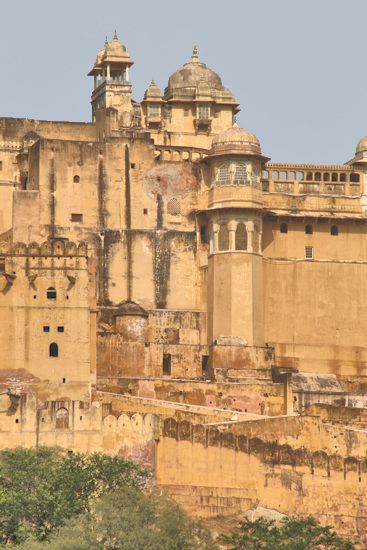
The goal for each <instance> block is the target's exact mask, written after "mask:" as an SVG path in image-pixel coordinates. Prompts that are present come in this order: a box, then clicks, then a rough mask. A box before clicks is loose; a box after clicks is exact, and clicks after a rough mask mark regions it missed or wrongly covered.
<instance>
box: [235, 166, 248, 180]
mask: <svg viewBox="0 0 367 550" xmlns="http://www.w3.org/2000/svg"><path fill="white" fill-rule="evenodd" d="M234 179H235V180H246V179H247V172H246V167H245V166H244V165H243V164H237V166H236V172H235V175H234Z"/></svg>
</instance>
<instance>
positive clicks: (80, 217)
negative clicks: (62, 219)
mask: <svg viewBox="0 0 367 550" xmlns="http://www.w3.org/2000/svg"><path fill="white" fill-rule="evenodd" d="M71 221H72V222H82V221H83V214H72V215H71Z"/></svg>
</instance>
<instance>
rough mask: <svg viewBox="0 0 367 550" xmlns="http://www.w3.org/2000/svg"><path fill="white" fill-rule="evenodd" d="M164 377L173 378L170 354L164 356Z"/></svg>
mask: <svg viewBox="0 0 367 550" xmlns="http://www.w3.org/2000/svg"><path fill="white" fill-rule="evenodd" d="M163 375H165V376H171V355H170V354H169V353H164V354H163Z"/></svg>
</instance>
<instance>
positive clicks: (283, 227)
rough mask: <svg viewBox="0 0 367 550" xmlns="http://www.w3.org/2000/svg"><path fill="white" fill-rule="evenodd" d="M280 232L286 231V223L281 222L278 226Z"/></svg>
mask: <svg viewBox="0 0 367 550" xmlns="http://www.w3.org/2000/svg"><path fill="white" fill-rule="evenodd" d="M280 232H281V233H288V225H287V224H286V223H282V224H281V226H280Z"/></svg>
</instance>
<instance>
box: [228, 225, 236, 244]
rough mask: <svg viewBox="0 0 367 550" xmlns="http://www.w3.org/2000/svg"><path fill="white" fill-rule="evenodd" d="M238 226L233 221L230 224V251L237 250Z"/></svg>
mask: <svg viewBox="0 0 367 550" xmlns="http://www.w3.org/2000/svg"><path fill="white" fill-rule="evenodd" d="M236 226H237V223H236V222H235V221H233V220H232V221H231V222H229V224H228V231H229V250H235V248H236V242H235V241H236Z"/></svg>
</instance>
